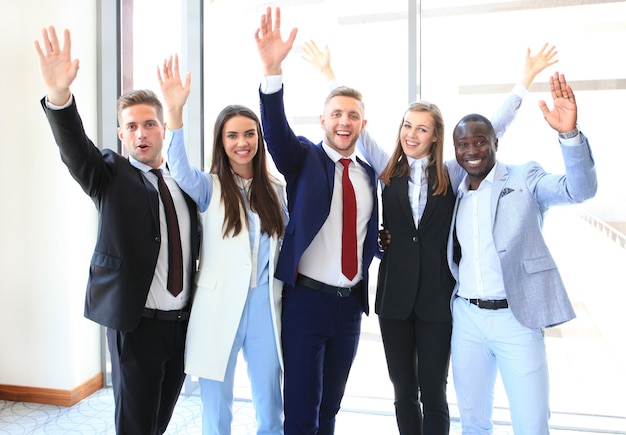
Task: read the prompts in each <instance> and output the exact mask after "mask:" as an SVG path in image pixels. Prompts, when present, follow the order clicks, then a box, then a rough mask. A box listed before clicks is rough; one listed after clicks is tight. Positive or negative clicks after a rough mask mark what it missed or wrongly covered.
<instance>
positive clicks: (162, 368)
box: [107, 318, 188, 435]
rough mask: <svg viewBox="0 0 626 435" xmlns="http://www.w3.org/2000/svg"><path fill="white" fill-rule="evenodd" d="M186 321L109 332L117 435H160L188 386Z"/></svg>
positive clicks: (149, 323) (148, 322)
mask: <svg viewBox="0 0 626 435" xmlns="http://www.w3.org/2000/svg"><path fill="white" fill-rule="evenodd" d="M187 323H188V322H187V321H176V320H155V319H147V318H143V319H142V320H141V322H140V323H139V326H138V327H137V329H135V330H134V331H131V332H122V331H117V330H114V329H110V328H109V329H107V341H108V344H109V352H110V354H111V377H112V382H113V396H114V398H115V427H116V431H117V434H118V435H161V434H163V433H164V432H165V429H166V428H167V425H168V423H169V421H170V419H171V417H172V413H173V412H174V406H175V405H176V401H177V400H178V395H179V394H180V390H181V389H182V386H183V382H184V380H185V372H184V363H183V357H184V350H185V336H186V335H187Z"/></svg>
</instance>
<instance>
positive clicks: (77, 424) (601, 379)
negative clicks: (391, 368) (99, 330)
mask: <svg viewBox="0 0 626 435" xmlns="http://www.w3.org/2000/svg"><path fill="white" fill-rule="evenodd" d="M551 213H552V217H551V218H550V219H549V220H547V221H546V233H547V235H548V243H549V244H550V245H551V247H552V250H553V254H554V255H555V258H556V260H557V263H558V264H559V268H560V269H561V270H562V272H563V275H564V277H565V278H564V279H565V281H566V285H567V287H568V291H569V293H570V296H571V298H572V301H573V303H574V306H575V308H576V312H577V315H578V317H577V319H575V320H573V321H571V322H568V323H566V324H565V325H562V326H560V327H558V328H553V329H549V330H547V334H546V347H547V350H548V360H549V366H550V377H551V379H550V382H551V397H550V402H551V409H552V417H551V420H550V424H551V428H552V429H551V433H552V434H553V435H585V434H621V435H626V399H624V397H625V393H626V369H625V367H626V347H625V346H624V344H623V343H624V340H623V332H624V331H625V330H626V316H624V315H623V310H624V307H626V282H625V281H624V278H623V276H622V275H623V268H624V264H626V250H624V249H623V248H620V247H618V246H617V245H615V246H612V245H609V244H608V243H610V242H608V241H607V240H608V239H605V238H603V237H598V234H597V230H595V229H593V228H592V227H591V226H590V225H588V224H587V223H584V222H583V221H582V220H581V219H578V218H576V217H573V215H572V214H571V213H566V212H565V213H564V212H560V211H557V210H556V209H555V210H554V211H553V212H551ZM549 216H550V215H549ZM572 235H575V237H572ZM581 247H583V248H581ZM572 252H573V253H574V255H572ZM374 267H375V265H374ZM372 276H376V275H375V274H372ZM370 291H371V292H373V291H374V289H373V288H370ZM235 384H236V391H235V397H237V398H238V399H237V400H236V401H235V405H234V421H233V435H244V434H254V433H255V431H254V427H255V422H254V412H253V409H252V405H251V403H250V400H249V397H250V391H249V387H248V384H247V380H246V374H245V365H244V363H243V361H242V360H240V362H239V364H238V370H237V375H236V381H235ZM193 393H194V392H193V391H192V392H191V394H190V395H182V396H181V397H180V399H179V401H178V404H177V407H176V410H175V412H174V417H173V419H172V421H171V423H170V426H169V428H168V431H167V434H168V435H173V434H181V435H182V434H190V435H191V434H200V433H201V403H200V398H199V397H198V396H197V395H196V394H193ZM392 397H393V392H392V388H391V384H390V382H389V379H388V376H387V369H386V365H385V360H384V352H383V349H382V344H381V341H380V336H379V333H378V321H377V319H376V316H375V315H371V316H369V317H364V319H363V328H362V336H361V342H360V345H359V351H358V353H357V357H356V360H355V362H354V365H353V368H352V372H351V374H350V378H349V381H348V385H347V388H346V395H345V397H344V400H343V402H342V410H341V411H340V413H339V415H338V416H337V426H336V434H337V435H354V434H377V435H378V434H384V435H387V434H397V433H398V432H397V428H396V424H395V417H394V413H393V399H392ZM448 399H449V401H450V413H451V420H452V428H451V431H450V433H451V434H454V435H458V434H460V433H461V429H460V424H459V419H458V409H457V407H456V404H455V401H456V394H455V392H454V384H453V382H452V379H450V382H449V395H448ZM507 407H508V403H507V400H506V394H505V392H504V389H503V387H502V385H501V383H500V382H499V383H498V385H497V387H496V391H495V409H494V422H496V427H495V429H494V434H495V435H512V433H513V432H512V430H511V427H510V423H509V422H510V416H509V413H508V409H507ZM114 433H115V430H114V425H113V395H112V392H111V390H110V389H108V388H107V389H103V390H101V391H99V392H97V393H96V394H94V395H92V396H91V397H89V398H87V399H85V400H83V401H82V402H80V403H78V404H77V405H75V406H73V407H71V408H64V407H58V406H50V405H39V404H32V403H16V402H7V401H0V435H27V434H28V435H30V434H52V435H57V434H58V435H60V434H76V435H88V434H98V435H110V434H114Z"/></svg>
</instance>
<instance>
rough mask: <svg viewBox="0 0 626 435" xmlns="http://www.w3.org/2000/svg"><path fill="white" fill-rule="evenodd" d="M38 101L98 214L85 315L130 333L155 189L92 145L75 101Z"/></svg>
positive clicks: (155, 219) (146, 259) (142, 285)
mask: <svg viewBox="0 0 626 435" xmlns="http://www.w3.org/2000/svg"><path fill="white" fill-rule="evenodd" d="M41 104H42V106H43V109H44V111H45V113H46V116H47V117H48V121H49V122H50V126H51V128H52V132H53V134H54V138H55V140H56V143H57V145H58V146H59V150H60V152H61V159H62V160H63V162H64V163H65V165H66V166H67V168H68V169H69V171H70V173H71V174H72V177H74V179H75V180H76V181H77V182H78V184H80V186H81V187H82V188H83V190H84V191H85V193H87V195H89V196H90V197H91V199H92V200H93V202H94V204H95V206H96V208H97V209H98V212H99V222H98V239H97V241H96V247H95V249H94V253H93V257H92V259H91V266H90V269H89V280H88V283H87V295H86V298H85V317H87V318H88V319H91V320H93V321H94V322H97V323H100V324H101V325H104V326H106V327H109V328H113V329H117V330H120V331H132V330H133V329H135V328H136V327H137V325H138V324H139V321H140V320H141V316H142V311H143V308H144V306H145V303H146V298H147V296H148V291H149V290H150V283H151V282H152V278H153V276H154V270H155V267H156V262H157V257H158V254H159V248H160V238H161V234H160V225H159V197H158V191H157V190H156V189H155V188H154V186H153V185H152V184H151V183H150V181H149V180H148V179H147V178H145V177H144V175H143V174H142V172H141V171H140V170H139V169H137V168H135V167H134V166H133V165H131V163H130V162H129V161H128V159H126V158H124V157H122V156H120V155H119V154H117V153H115V152H113V151H111V150H108V149H105V150H103V151H102V152H101V151H100V150H98V148H96V147H95V146H94V144H93V142H91V140H90V139H89V138H88V137H87V135H86V134H85V131H84V129H83V125H82V121H81V119H80V116H79V114H78V110H77V108H76V103H75V101H74V102H72V104H71V105H70V106H69V107H67V108H65V109H62V110H50V109H48V108H47V106H46V103H45V99H42V100H41ZM185 199H186V201H187V205H188V207H189V214H190V216H191V232H190V233H191V250H192V253H191V257H192V265H194V266H193V267H191V273H190V277H189V279H190V284H191V283H193V282H194V273H195V264H196V259H197V258H198V251H199V247H200V234H199V231H198V219H197V216H198V214H197V208H196V205H195V204H194V202H193V201H192V200H191V198H189V197H188V196H187V195H185ZM190 288H192V286H190Z"/></svg>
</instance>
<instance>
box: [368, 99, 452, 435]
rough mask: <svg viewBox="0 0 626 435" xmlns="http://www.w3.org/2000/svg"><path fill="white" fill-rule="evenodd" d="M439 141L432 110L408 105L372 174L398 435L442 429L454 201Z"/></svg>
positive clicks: (382, 316) (380, 308)
mask: <svg viewBox="0 0 626 435" xmlns="http://www.w3.org/2000/svg"><path fill="white" fill-rule="evenodd" d="M443 138H444V125H443V118H442V115H441V112H440V110H439V109H438V108H437V106H435V105H434V104H431V103H427V102H417V103H413V104H411V105H410V106H409V108H408V109H407V111H406V112H405V114H404V117H403V120H402V124H401V125H400V129H399V132H398V139H397V141H396V147H395V150H394V153H393V155H392V157H391V159H390V160H389V163H388V164H387V167H386V168H385V170H384V171H383V172H382V173H381V175H380V179H381V181H382V182H383V183H384V184H385V188H384V189H383V194H382V203H383V225H384V227H385V229H387V230H389V232H390V233H391V234H392V235H393V236H392V241H391V243H390V244H389V246H388V247H387V249H386V250H385V253H384V254H383V257H382V260H381V263H380V268H379V275H378V288H377V293H376V305H375V307H376V313H377V314H378V318H379V323H380V330H381V335H382V339H383V345H384V349H385V355H386V358H387V367H388V369H389V377H390V378H391V382H392V383H393V387H394V395H395V402H394V404H395V408H396V418H397V422H398V428H399V430H400V433H401V434H421V433H427V434H447V433H448V432H449V429H450V418H449V413H448V402H447V397H446V384H447V378H448V365H449V361H450V335H451V332H452V318H451V315H450V295H451V293H452V289H453V287H454V283H455V282H454V279H453V278H452V275H451V273H450V270H449V269H448V265H447V264H448V263H447V260H446V244H447V241H448V231H449V229H450V220H451V219H452V210H453V207H454V199H455V198H454V194H453V192H452V188H451V186H450V181H449V178H448V172H447V170H446V168H445V166H444V163H443ZM419 401H421V402H422V404H423V414H422V410H421V409H420V404H419ZM422 430H423V432H422Z"/></svg>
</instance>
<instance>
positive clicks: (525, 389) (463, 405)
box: [451, 298, 550, 435]
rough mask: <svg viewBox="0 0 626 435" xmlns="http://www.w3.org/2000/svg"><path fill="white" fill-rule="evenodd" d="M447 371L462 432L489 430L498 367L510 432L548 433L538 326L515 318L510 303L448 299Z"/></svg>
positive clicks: (472, 434) (525, 434)
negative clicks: (490, 305)
mask: <svg viewBox="0 0 626 435" xmlns="http://www.w3.org/2000/svg"><path fill="white" fill-rule="evenodd" d="M451 352H452V374H453V377H454V387H455V389H456V394H457V400H458V404H459V411H460V415H461V425H462V426H463V434H464V435H479V434H480V435H482V434H491V433H492V431H493V424H492V421H491V415H492V410H493V392H494V384H495V381H496V375H497V370H500V375H501V377H502V382H503V384H504V388H505V390H506V394H507V397H508V399H509V406H510V410H511V421H512V423H513V432H514V433H515V435H544V434H545V435H547V434H548V433H549V429H548V419H549V418H550V409H549V381H548V364H547V359H546V350H545V343H544V336H543V330H541V329H530V328H527V327H525V326H523V325H522V324H520V323H519V322H518V321H517V320H516V319H515V316H513V313H512V312H511V310H510V309H509V308H504V309H499V310H486V309H482V308H478V307H477V306H475V305H473V304H470V303H469V301H467V300H466V299H463V298H456V299H455V300H454V302H453V305H452V343H451Z"/></svg>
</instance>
